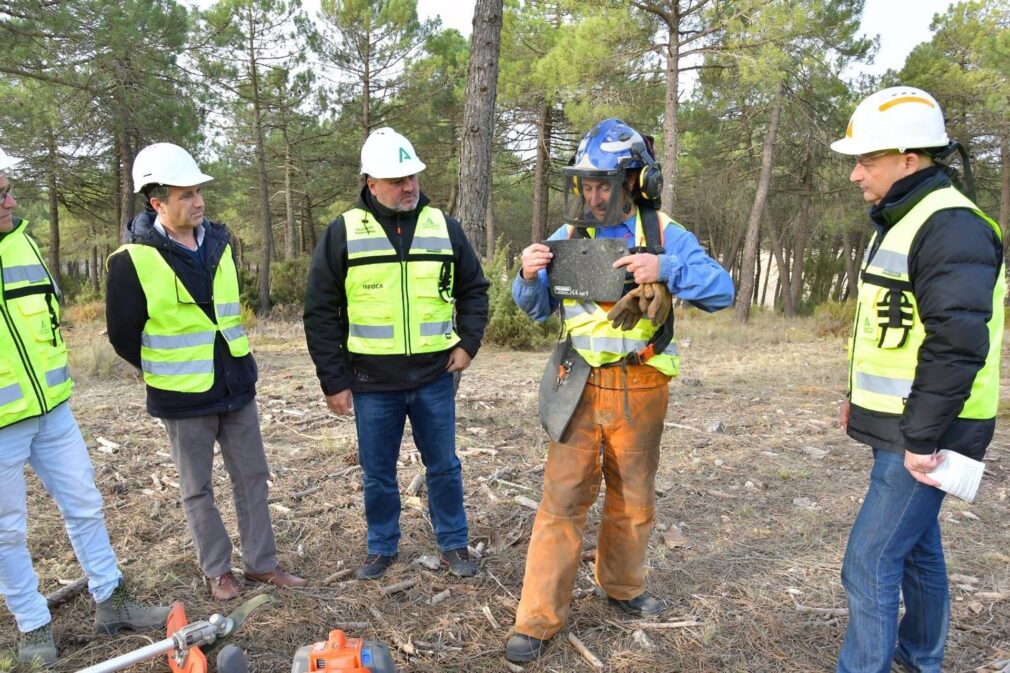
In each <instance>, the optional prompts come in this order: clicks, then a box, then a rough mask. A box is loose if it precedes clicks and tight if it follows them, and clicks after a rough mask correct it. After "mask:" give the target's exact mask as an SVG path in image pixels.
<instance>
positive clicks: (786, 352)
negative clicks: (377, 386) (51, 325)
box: [0, 311, 1010, 673]
mask: <svg viewBox="0 0 1010 673" xmlns="http://www.w3.org/2000/svg"><path fill="white" fill-rule="evenodd" d="M103 327H104V325H102V324H101V322H100V320H99V321H98V322H81V323H79V324H77V325H76V326H71V327H69V328H68V329H67V331H66V338H67V341H68V343H69V345H70V348H71V352H72V354H73V358H74V359H72V364H75V374H76V378H77V379H78V385H77V389H76V392H75V394H74V397H73V402H72V406H73V409H74V411H75V412H76V415H77V418H78V420H79V422H80V425H81V427H82V430H83V432H84V436H85V438H86V440H87V442H88V445H89V447H90V448H91V450H92V458H93V460H94V463H95V468H96V471H97V481H98V485H99V487H100V488H101V490H102V492H103V494H104V495H105V499H106V500H105V503H106V519H107V521H108V526H109V530H110V533H111V537H112V541H113V545H114V547H115V548H116V550H117V552H118V554H119V558H120V563H121V565H122V567H123V570H124V573H125V575H126V577H127V579H128V581H129V583H130V585H131V587H132V588H133V589H134V590H135V591H136V592H137V593H138V594H139V595H140V596H141V597H143V598H144V599H145V600H150V601H157V602H164V603H167V602H170V601H182V602H184V603H185V606H186V611H187V613H188V615H189V616H190V619H191V620H195V619H202V618H206V617H207V616H208V615H210V614H211V613H213V612H217V611H226V610H228V609H231V607H232V606H222V605H220V604H218V603H216V602H214V601H213V600H212V599H211V598H210V596H209V593H208V590H207V587H206V585H205V584H204V582H203V580H202V578H201V575H200V572H199V569H198V568H197V566H196V562H195V554H194V550H193V545H192V543H191V541H190V537H189V534H188V532H187V529H186V524H185V520H184V517H183V513H182V510H181V508H180V504H179V499H178V491H177V488H178V487H177V483H176V482H177V475H176V472H175V468H174V466H173V464H172V461H171V458H170V456H169V453H168V442H167V437H166V434H165V431H164V428H163V427H162V425H161V424H160V422H159V421H157V420H155V419H152V418H151V417H149V416H148V415H147V413H146V411H145V406H144V389H143V385H142V383H141V381H140V380H139V378H138V377H137V376H136V375H135V374H133V373H132V372H131V371H129V370H128V368H127V367H125V366H123V365H120V364H117V363H116V360H115V356H114V354H111V350H110V349H108V346H107V345H105V338H104V336H102V333H101V330H102V328H103ZM817 332H818V325H817V324H816V322H815V321H814V320H813V319H796V320H786V319H783V318H778V317H774V316H770V315H767V314H760V313H759V314H757V315H756V316H754V318H753V319H752V321H751V323H750V324H749V325H747V326H745V327H742V326H738V325H736V324H734V323H733V322H732V321H731V316H730V315H728V312H726V313H725V314H723V315H716V316H705V315H701V314H699V313H698V312H695V311H691V312H688V313H687V314H686V315H684V316H683V317H682V319H681V320H680V321H679V326H678V340H679V345H680V352H681V353H682V356H683V367H682V373H681V376H680V378H678V379H676V380H675V381H674V382H673V383H672V384H671V386H670V407H669V412H668V414H667V419H666V420H667V423H666V425H667V428H666V432H665V434H664V437H663V444H662V450H663V455H662V459H661V463H660V468H659V475H658V479H657V486H656V491H657V509H656V530H655V531H654V533H653V535H652V539H651V544H650V550H649V554H648V560H647V563H648V567H649V572H648V589H649V590H650V591H651V592H653V593H655V594H659V595H662V596H665V597H666V598H668V599H669V601H670V603H671V606H672V607H671V609H670V611H669V612H668V613H667V614H666V615H664V616H663V617H662V618H661V619H658V620H649V622H647V623H646V622H641V621H635V620H631V619H627V618H625V616H624V615H622V614H620V613H618V612H617V611H615V610H614V609H613V608H611V607H609V606H608V605H607V603H606V601H605V600H603V599H601V598H600V597H599V596H598V595H597V594H596V593H595V592H594V590H593V589H594V583H593V579H592V577H593V573H592V562H593V554H592V551H593V549H594V547H595V540H596V532H597V530H598V524H599V513H600V508H601V503H602V499H601V501H600V502H598V503H597V504H596V505H595V506H594V507H593V508H592V509H591V511H590V517H589V525H588V528H587V532H586V538H585V545H584V550H585V552H586V553H585V554H584V555H583V562H582V564H581V566H580V570H579V574H578V578H577V582H576V597H575V599H574V601H573V609H572V614H571V618H570V619H569V622H568V624H567V627H566V630H565V631H563V632H562V633H561V634H559V636H558V637H557V638H555V642H554V643H553V644H552V645H551V647H550V648H549V649H548V650H547V652H546V654H545V655H544V656H543V657H542V658H541V659H540V660H539V661H537V662H536V663H533V664H529V665H527V666H526V667H525V670H527V671H531V672H537V671H565V672H567V671H588V670H593V669H592V667H591V666H590V665H589V663H587V661H586V659H584V658H583V656H582V655H581V654H580V653H579V652H577V651H576V649H575V648H574V647H573V646H572V644H571V643H570V642H569V640H568V638H567V636H568V634H573V635H575V636H576V637H577V638H578V639H579V640H581V641H582V643H584V644H585V646H586V647H587V648H588V649H589V650H591V651H592V652H593V653H595V655H596V656H597V657H599V659H600V660H602V662H603V670H608V671H622V672H628V673H631V672H635V673H640V672H646V671H655V672H662V673H667V672H673V671H700V672H705V673H709V672H712V673H714V672H716V671H753V672H758V671H767V672H775V673H780V672H782V671H828V670H834V662H835V657H836V655H837V653H838V650H839V647H840V646H841V642H842V637H843V635H844V631H845V625H846V617H845V613H844V608H845V607H846V601H845V594H844V591H843V589H842V586H841V583H840V580H839V572H840V568H841V560H842V554H843V551H844V547H845V541H846V539H847V536H848V532H849V528H850V526H851V525H852V522H853V519H854V517H855V515H856V512H857V510H858V508H859V505H860V502H861V499H862V497H863V495H864V493H865V490H866V486H867V482H868V474H869V467H870V462H871V458H870V452H869V450H868V449H867V448H866V447H864V446H862V445H860V444H857V443H856V442H854V441H852V440H850V439H848V438H847V437H846V436H845V434H844V433H843V432H842V431H841V430H840V429H839V427H838V423H837V415H838V407H839V403H840V401H841V399H842V397H843V394H844V390H845V386H844V378H845V341H844V338H843V337H841V336H818V334H817ZM252 335H253V346H254V349H255V352H256V355H257V359H258V362H259V365H260V384H259V395H258V401H259V410H260V415H261V423H262V429H263V435H264V439H265V443H266V447H267V453H268V458H269V460H270V465H271V471H272V473H273V479H272V482H271V501H272V503H273V504H272V505H271V510H272V515H273V521H274V528H275V531H276V535H277V543H278V549H279V553H280V558H281V562H282V563H283V564H284V565H285V566H286V567H287V568H289V569H290V570H292V571H293V572H296V573H297V574H299V575H302V576H304V577H307V578H308V579H309V580H310V584H311V586H310V587H309V588H306V589H301V590H277V591H273V590H272V589H271V588H264V587H263V586H262V585H258V586H256V587H249V588H248V589H247V590H246V591H245V592H244V595H243V598H248V597H251V596H253V595H255V594H257V593H261V592H265V591H266V592H272V593H273V596H274V598H275V599H276V602H275V603H273V604H271V605H269V606H267V607H263V608H261V609H260V610H258V611H257V612H254V613H253V615H252V616H251V617H250V618H249V620H248V621H247V622H246V623H245V624H244V625H242V627H241V628H240V629H239V630H238V631H237V632H236V633H235V634H234V635H233V636H232V637H231V638H230V642H233V643H236V644H238V645H240V646H241V647H242V648H243V649H244V650H245V651H246V652H247V655H248V657H249V662H250V670H252V671H253V673H281V672H282V671H288V670H289V669H290V665H291V656H292V654H293V652H294V651H295V650H296V649H297V648H298V647H299V646H301V645H305V644H308V643H311V642H314V641H319V640H324V639H325V637H326V635H327V633H328V632H329V630H330V629H332V628H336V627H339V626H343V627H344V628H345V629H346V630H347V631H348V632H349V635H352V636H359V637H363V638H367V639H374V640H378V641H382V642H384V643H387V644H388V645H389V647H390V649H391V650H392V652H393V655H394V658H395V659H396V662H397V664H398V666H399V667H400V670H401V671H417V672H435V671H467V672H469V673H474V672H477V671H506V670H510V669H509V668H508V667H507V666H506V662H505V660H504V658H503V657H502V648H503V644H504V641H505V639H506V637H507V636H508V635H509V631H510V628H511V625H512V623H513V619H514V616H515V609H516V605H517V601H518V597H519V594H520V588H521V583H522V577H523V570H524V561H525V555H526V546H527V544H528V541H529V530H530V527H531V525H532V518H533V515H534V512H533V511H532V510H531V509H529V508H528V507H526V506H524V505H523V504H520V503H519V502H518V500H517V498H518V497H519V496H525V497H526V498H529V499H531V500H534V501H536V500H539V494H540V489H541V486H542V480H543V465H544V457H545V451H546V439H545V434H544V433H543V431H542V430H541V429H540V425H539V422H538V420H537V411H536V408H537V399H536V398H537V383H538V381H539V377H540V372H541V370H542V367H543V365H544V362H545V360H546V358H547V353H546V352H512V351H505V350H501V349H496V348H493V347H486V348H484V349H483V350H482V351H481V352H480V354H479V355H478V357H477V358H476V360H474V363H473V366H472V367H471V368H470V369H469V370H467V372H466V373H465V375H464V377H463V379H462V384H461V386H460V389H459V394H458V401H457V414H458V433H457V437H458V451H459V454H460V457H461V460H462V463H463V475H464V487H465V493H466V503H467V511H468V515H469V519H470V530H471V544H472V545H474V546H478V545H479V546H480V547H481V548H482V551H483V557H482V559H481V561H480V565H481V569H480V573H479V574H478V576H477V577H475V578H472V579H466V580H461V579H457V578H453V577H451V576H449V575H447V574H446V573H445V572H444V571H442V570H428V569H426V568H425V567H423V566H422V565H421V564H419V563H418V562H417V561H418V560H419V559H420V558H421V557H422V556H425V555H427V556H435V557H437V554H438V549H437V547H436V545H435V541H434V538H433V536H432V534H431V530H430V524H429V522H428V516H427V510H426V505H425V502H424V500H425V493H424V491H423V489H422V490H421V492H420V493H419V497H409V496H406V495H405V496H404V509H403V515H402V519H401V524H402V528H403V538H402V544H401V549H400V560H399V561H398V562H397V563H396V564H395V565H393V566H392V567H391V568H390V570H389V572H387V574H386V576H385V577H383V578H382V579H381V580H379V581H372V582H368V581H354V580H353V579H348V577H347V576H348V575H349V572H341V571H342V570H348V569H350V568H353V567H355V566H356V565H357V564H358V563H360V561H361V560H362V557H363V554H364V535H365V522H364V515H363V511H362V505H361V472H360V469H358V468H357V467H356V463H357V456H356V440H355V432H354V423H353V421H352V420H350V419H340V418H337V417H334V416H332V415H330V414H329V413H328V412H327V410H326V407H325V405H324V403H323V398H322V395H321V393H320V390H319V386H318V385H317V382H316V378H315V374H314V370H313V367H312V364H311V362H310V360H309V357H308V355H307V353H306V349H305V345H304V339H303V336H302V331H301V325H300V324H298V323H297V322H283V321H268V322H263V323H260V324H259V325H258V326H256V327H255V328H254V329H253V330H252ZM1006 361H1007V358H1006V357H1004V362H1006ZM78 369H79V370H80V372H81V373H79V374H77V373H76V372H77V370H78ZM1004 380H1005V379H1004ZM1008 408H1010V403H1008V401H1007V400H1006V399H1004V401H1003V404H1002V405H1001V416H1002V419H1001V421H1002V422H1001V425H1000V427H999V428H998V429H997V435H996V439H995V440H994V442H993V444H992V446H991V447H990V449H989V453H988V456H987V461H988V462H987V468H986V473H985V477H984V479H983V481H982V486H981V489H980V494H979V496H978V499H977V500H976V501H975V503H974V504H972V505H968V504H966V503H964V502H961V501H958V500H955V499H953V498H948V499H947V500H946V503H945V505H944V507H943V510H942V512H941V521H942V528H943V532H944V538H945V545H946V549H947V559H948V564H949V567H950V572H951V573H952V574H956V575H958V577H955V578H954V581H952V582H951V599H952V614H951V630H950V638H949V641H948V648H947V658H946V665H945V669H946V670H947V671H951V672H964V671H976V670H986V671H989V670H1003V669H1002V667H1003V666H1004V665H1006V662H1005V660H1010V635H1008V624H1010V544H1008V540H1010V533H1008V525H1007V521H1008V517H1007V510H1008V503H1007V492H1008V489H1010V444H1008V432H1010V424H1008V423H1007V420H1008V418H1007V417H1008V416H1010V413H1008V411H1007V409H1008ZM113 444H114V445H116V446H113ZM400 465H401V469H400V471H399V480H400V483H401V486H402V487H403V489H404V490H406V488H407V486H408V484H410V482H411V481H412V480H413V478H414V477H415V475H417V474H420V473H421V472H422V469H423V468H422V466H421V463H420V456H419V454H418V453H417V450H416V448H415V447H414V445H413V443H412V441H411V439H410V434H409V428H408V431H407V433H406V436H405V439H404V444H403V450H402V452H401V462H400ZM214 485H215V488H216V490H217V494H218V497H217V501H218V505H219V507H220V508H221V510H222V512H223V514H224V517H225V520H226V523H227V524H228V526H229V529H230V530H231V531H236V526H235V523H234V508H233V506H232V503H231V498H230V486H229V484H228V478H227V475H226V473H225V471H224V469H223V465H221V463H220V458H218V459H216V465H215V476H214ZM29 511H30V521H29V545H30V548H31V551H32V555H33V558H34V560H35V569H36V571H37V572H38V574H39V576H40V580H41V589H42V591H43V592H44V593H49V592H52V591H54V590H56V589H58V588H59V586H60V582H61V581H67V580H74V579H76V578H78V577H80V576H81V570H80V567H79V566H78V565H77V563H76V561H75V558H74V554H73V551H72V550H71V548H70V545H69V543H68V542H67V538H66V535H65V533H64V532H63V530H62V523H61V521H60V519H59V516H58V513H57V511H56V508H55V506H54V505H53V503H52V501H51V500H50V499H49V498H48V497H47V496H46V495H45V492H44V490H43V488H42V487H41V484H40V482H38V480H37V479H36V478H35V477H34V475H31V476H30V477H29ZM234 539H235V542H236V544H237V536H236V537H235V538H234ZM235 565H236V567H237V568H239V569H240V568H241V560H240V557H239V556H238V554H236V557H235ZM408 581H412V582H413V584H412V585H411V586H409V587H408V588H406V589H405V590H402V591H394V592H390V593H385V592H383V588H384V587H388V586H389V585H392V584H395V583H398V582H408ZM446 591H447V592H448V595H447V596H445V595H443V594H444V592H446ZM435 596H441V599H440V600H439V601H434V602H435V604H434V605H433V604H432V603H433V601H432V599H433V597H435ZM92 613H93V606H92V604H91V602H90V598H89V597H88V596H87V595H86V594H85V595H80V596H78V597H76V598H74V599H72V600H70V601H68V602H67V603H65V604H63V605H61V606H59V607H57V608H55V609H54V627H55V634H56V639H57V643H58V645H59V647H60V650H61V654H62V659H61V660H60V662H59V664H58V666H57V670H58V671H65V672H69V671H75V670H78V669H80V668H83V667H85V666H88V665H91V664H94V663H97V662H100V661H103V660H105V659H107V658H110V657H112V656H115V655H118V654H121V653H123V652H127V651H129V650H132V649H136V648H139V647H142V646H144V645H147V644H148V643H149V642H152V639H156V638H157V637H158V635H157V634H153V635H151V634H149V635H132V634H131V635H119V636H115V637H99V636H96V635H95V634H94V633H93V631H92V625H91V618H92ZM673 622H689V623H693V624H694V625H688V626H677V625H673V626H670V624H671V623H673ZM657 623H658V624H657ZM663 624H666V627H664V626H663ZM15 630H16V629H15V626H14V623H13V619H12V618H11V617H10V615H9V614H8V613H7V612H6V611H3V614H2V615H0V669H3V668H9V667H10V666H11V663H10V661H11V657H10V649H11V648H13V647H14V646H15ZM4 651H7V655H6V656H4V655H3V654H2V653H3V652H4ZM999 662H1003V663H999ZM131 670H134V671H138V672H139V671H159V672H161V671H165V670H166V664H165V663H164V660H158V661H156V662H150V663H147V664H140V665H137V666H135V667H134V668H133V669H131ZM512 670H515V669H512Z"/></svg>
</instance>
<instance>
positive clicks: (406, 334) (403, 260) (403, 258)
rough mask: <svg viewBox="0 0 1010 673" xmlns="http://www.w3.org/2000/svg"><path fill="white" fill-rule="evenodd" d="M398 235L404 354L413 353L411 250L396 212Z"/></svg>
mask: <svg viewBox="0 0 1010 673" xmlns="http://www.w3.org/2000/svg"><path fill="white" fill-rule="evenodd" d="M395 224H396V237H397V239H398V240H399V243H400V245H399V246H397V247H398V248H399V251H398V252H399V253H400V306H402V307H403V308H402V309H401V313H402V316H401V317H402V318H403V350H404V355H411V352H410V322H408V315H409V313H410V311H409V307H408V306H407V302H408V299H407V256H408V254H409V252H410V251H409V250H405V249H404V247H403V228H402V227H401V226H400V213H399V212H398V213H396V221H395Z"/></svg>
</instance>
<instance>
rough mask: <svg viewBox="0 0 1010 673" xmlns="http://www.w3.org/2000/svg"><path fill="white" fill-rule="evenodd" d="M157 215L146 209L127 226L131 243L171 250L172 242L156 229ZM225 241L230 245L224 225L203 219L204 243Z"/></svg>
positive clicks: (229, 238) (229, 237) (229, 236)
mask: <svg viewBox="0 0 1010 673" xmlns="http://www.w3.org/2000/svg"><path fill="white" fill-rule="evenodd" d="M156 217H157V213H155V211H154V210H152V209H150V208H145V209H144V210H143V211H141V212H140V213H139V214H138V215H137V216H136V217H134V218H133V220H132V221H131V222H130V223H129V224H128V225H127V226H126V228H127V229H129V230H130V243H140V244H143V245H150V246H153V247H155V248H158V249H159V250H171V249H172V241H170V240H169V239H168V237H167V236H164V235H163V234H161V233H159V232H158V230H157V229H155V228H154V219H155V218H156ZM219 241H223V242H224V243H229V242H230V241H231V235H230V234H229V233H228V230H227V229H226V228H225V227H224V225H221V224H218V223H217V222H211V221H210V220H208V219H207V218H206V217H205V218H203V243H204V245H207V244H208V243H211V242H215V243H217V242H219Z"/></svg>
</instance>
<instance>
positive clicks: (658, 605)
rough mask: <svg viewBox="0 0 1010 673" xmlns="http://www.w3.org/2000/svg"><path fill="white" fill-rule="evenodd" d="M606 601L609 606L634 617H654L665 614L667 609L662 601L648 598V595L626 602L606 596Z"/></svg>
mask: <svg viewBox="0 0 1010 673" xmlns="http://www.w3.org/2000/svg"><path fill="white" fill-rule="evenodd" d="M607 601H608V602H609V603H610V604H611V605H616V606H617V607H619V608H621V609H622V610H624V611H625V612H627V613H628V614H629V615H634V616H636V617H655V616H656V615H659V614H662V613H663V612H665V611H666V609H667V607H669V606H667V604H666V601H664V600H663V599H661V598H656V597H654V596H650V595H649V594H642V595H640V596H636V597H635V598H630V599H628V600H626V601H622V600H618V599H617V598H611V597H610V596H607Z"/></svg>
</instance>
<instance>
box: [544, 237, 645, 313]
mask: <svg viewBox="0 0 1010 673" xmlns="http://www.w3.org/2000/svg"><path fill="white" fill-rule="evenodd" d="M544 244H545V245H546V246H547V247H548V248H550V249H551V252H552V253H554V258H553V259H552V260H551V263H550V265H549V266H548V267H547V287H548V288H549V289H550V291H551V293H552V294H553V295H554V296H556V297H558V298H561V299H585V300H590V301H601V302H612V301H617V300H618V299H620V298H621V295H622V294H623V293H624V278H625V272H624V269H623V268H619V269H615V268H614V267H613V264H614V262H615V261H616V260H617V259H619V258H621V257H623V256H624V255H627V254H628V245H627V243H626V242H625V241H624V239H622V238H570V239H567V240H560V241H544Z"/></svg>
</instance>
